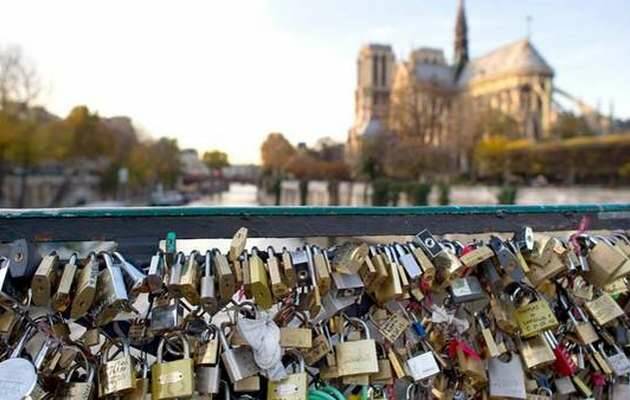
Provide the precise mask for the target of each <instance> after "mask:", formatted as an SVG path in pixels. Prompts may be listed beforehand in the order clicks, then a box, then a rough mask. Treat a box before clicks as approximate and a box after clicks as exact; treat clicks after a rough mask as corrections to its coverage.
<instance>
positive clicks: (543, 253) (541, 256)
mask: <svg viewBox="0 0 630 400" xmlns="http://www.w3.org/2000/svg"><path fill="white" fill-rule="evenodd" d="M554 245H555V243H554V238H553V237H551V236H548V235H543V234H541V233H538V232H535V233H533V246H532V249H531V250H530V251H528V252H526V258H527V259H528V260H529V261H530V262H532V263H534V264H537V265H547V264H548V263H549V259H550V258H551V255H552V254H553V247H554Z"/></svg>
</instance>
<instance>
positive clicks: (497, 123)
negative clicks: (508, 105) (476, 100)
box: [475, 109, 520, 138]
mask: <svg viewBox="0 0 630 400" xmlns="http://www.w3.org/2000/svg"><path fill="white" fill-rule="evenodd" d="M496 136H502V137H506V138H516V137H519V136H520V134H519V126H518V123H517V122H516V120H515V119H514V118H513V117H512V116H511V115H509V114H506V113H504V112H502V111H500V110H497V109H489V110H487V111H485V112H484V113H482V114H481V115H480V117H479V119H478V120H477V122H476V124H475V137H476V138H486V137H496Z"/></svg>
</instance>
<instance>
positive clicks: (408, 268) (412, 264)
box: [394, 243, 422, 282]
mask: <svg viewBox="0 0 630 400" xmlns="http://www.w3.org/2000/svg"><path fill="white" fill-rule="evenodd" d="M394 250H395V251H396V253H397V256H398V262H399V264H400V265H402V267H403V268H404V269H405V273H406V274H407V277H408V278H409V281H410V282H417V281H419V280H420V278H422V269H421V268H420V265H419V264H418V262H417V261H416V258H415V257H414V256H413V254H412V253H411V252H410V251H408V250H407V249H406V248H405V247H403V246H402V245H401V244H400V243H395V244H394Z"/></svg>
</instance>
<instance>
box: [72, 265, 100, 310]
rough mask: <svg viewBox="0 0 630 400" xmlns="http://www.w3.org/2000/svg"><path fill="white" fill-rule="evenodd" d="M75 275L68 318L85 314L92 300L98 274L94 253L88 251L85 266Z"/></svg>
mask: <svg viewBox="0 0 630 400" xmlns="http://www.w3.org/2000/svg"><path fill="white" fill-rule="evenodd" d="M77 275H78V276H77V279H76V289H75V294H74V299H73V300H72V307H71V309H70V318H72V319H77V318H81V317H83V316H84V315H86V314H87V312H88V310H89V309H90V307H92V303H93V302H94V297H95V295H96V286H97V282H98V275H99V271H98V259H97V258H96V254H94V253H90V255H89V256H88V258H87V261H86V263H85V266H83V268H81V271H79V273H78V274H77Z"/></svg>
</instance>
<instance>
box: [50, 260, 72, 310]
mask: <svg viewBox="0 0 630 400" xmlns="http://www.w3.org/2000/svg"><path fill="white" fill-rule="evenodd" d="M76 272H77V255H76V253H74V254H72V256H71V257H70V260H68V262H67V263H66V265H65V266H64V267H63V272H62V274H61V279H60V280H59V286H57V291H56V292H55V294H54V296H53V298H52V309H53V310H55V311H57V312H64V311H66V309H67V308H68V307H69V306H70V291H71V290H72V283H73V282H74V276H75V274H76Z"/></svg>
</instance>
